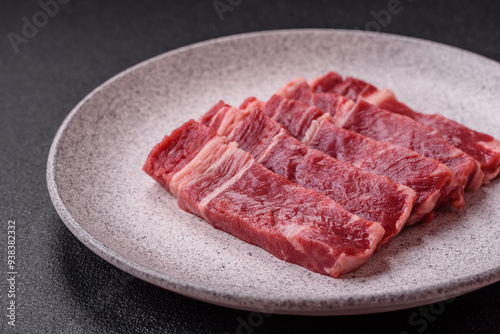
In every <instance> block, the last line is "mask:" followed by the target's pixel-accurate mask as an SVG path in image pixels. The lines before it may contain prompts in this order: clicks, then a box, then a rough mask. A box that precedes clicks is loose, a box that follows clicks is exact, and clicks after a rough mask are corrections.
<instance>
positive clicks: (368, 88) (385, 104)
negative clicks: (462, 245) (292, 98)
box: [311, 72, 500, 186]
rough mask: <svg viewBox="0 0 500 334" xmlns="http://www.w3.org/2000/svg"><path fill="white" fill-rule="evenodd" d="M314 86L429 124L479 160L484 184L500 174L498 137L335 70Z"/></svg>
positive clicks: (313, 84)
mask: <svg viewBox="0 0 500 334" xmlns="http://www.w3.org/2000/svg"><path fill="white" fill-rule="evenodd" d="M311 87H312V89H313V90H314V91H315V92H333V93H336V94H339V95H343V96H346V97H347V98H349V99H351V100H354V101H358V100H365V101H367V102H369V103H371V104H373V105H375V106H377V107H380V108H382V109H385V110H388V111H391V112H393V113H396V114H400V115H404V116H407V117H410V118H412V119H414V120H416V121H418V122H420V123H422V124H425V125H428V126H430V127H431V128H433V129H434V130H436V131H437V132H438V133H439V134H440V135H441V136H442V137H443V138H444V139H446V140H447V141H448V142H450V143H451V144H452V145H454V146H456V147H457V148H459V149H461V150H462V151H464V152H465V153H467V154H469V155H470V156H471V157H473V158H474V159H475V160H476V161H478V162H479V164H480V166H481V170H482V172H483V173H484V178H483V181H482V184H488V183H489V182H490V181H491V180H492V179H494V178H495V177H497V176H498V174H499V173H500V141H499V140H498V139H495V138H493V137H492V136H490V135H487V134H485V133H481V132H478V131H475V130H473V129H470V128H468V127H466V126H465V125H462V124H460V123H458V122H456V121H453V120H451V119H449V118H446V117H444V116H442V115H440V114H424V113H420V112H417V111H414V110H413V109H411V108H410V107H408V106H407V105H405V104H404V103H402V102H400V101H399V100H398V99H397V98H396V96H395V95H394V93H393V92H392V91H391V90H389V89H387V88H384V89H382V90H378V89H377V88H376V87H374V86H372V85H370V84H369V83H367V82H364V81H362V80H359V79H356V78H351V77H347V78H345V79H344V78H342V76H340V75H339V74H337V73H334V72H328V73H326V74H325V75H323V76H320V77H318V78H316V79H314V80H312V81H311ZM476 186H477V184H476Z"/></svg>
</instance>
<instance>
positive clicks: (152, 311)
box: [0, 0, 500, 333]
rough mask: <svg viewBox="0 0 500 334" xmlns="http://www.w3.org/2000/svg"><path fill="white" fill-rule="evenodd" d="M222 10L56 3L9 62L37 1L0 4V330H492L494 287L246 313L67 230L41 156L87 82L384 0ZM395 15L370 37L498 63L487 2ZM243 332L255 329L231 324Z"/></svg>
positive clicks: (359, 22) (328, 19)
mask: <svg viewBox="0 0 500 334" xmlns="http://www.w3.org/2000/svg"><path fill="white" fill-rule="evenodd" d="M42 1H43V2H50V0H42ZM61 2H63V1H62V0H61ZM221 2H223V3H228V0H222V1H221ZM232 2H233V4H236V6H232V7H233V10H232V11H226V12H224V13H223V20H221V18H220V17H219V15H218V13H217V11H216V10H215V8H214V5H213V1H212V0H208V1H196V2H195V1H180V0H178V1H118V0H115V1H97V0H96V1H83V0H81V1H78V0H73V1H69V3H67V4H64V5H59V8H58V11H57V13H55V15H53V17H50V18H48V20H47V22H45V24H42V26H41V27H40V28H38V31H37V32H36V34H34V33H33V32H32V33H33V35H34V36H32V37H30V38H27V39H26V40H25V42H26V43H23V44H20V45H19V46H18V52H17V53H16V52H15V50H14V48H13V47H12V44H11V42H10V41H9V38H8V36H9V35H8V34H9V33H14V34H17V35H19V36H22V28H23V25H24V22H23V21H22V18H23V17H26V18H27V19H28V20H29V21H31V22H33V15H35V14H36V13H37V12H39V11H40V10H41V7H40V5H39V4H38V2H37V1H2V2H1V4H0V27H1V29H2V30H1V31H0V131H1V132H0V138H1V145H0V149H1V155H0V176H1V177H0V181H1V184H0V186H1V188H0V209H1V210H0V222H1V227H0V244H1V247H0V258H1V261H0V268H1V269H0V272H2V275H1V276H0V296H1V297H0V310H1V311H0V332H2V333H3V332H18V333H139V332H140V333H235V332H237V330H238V328H239V326H240V329H242V330H243V332H246V333H249V332H253V333H302V332H311V333H333V332H351V333H368V332H380V333H382V332H383V333H401V332H408V333H421V332H423V331H424V330H425V331H428V332H430V333H495V332H496V333H499V332H500V283H496V284H493V285H490V286H488V287H485V288H483V289H481V290H479V291H475V292H473V293H469V294H467V295H464V296H461V297H458V298H457V299H456V300H454V301H453V302H451V303H447V304H444V303H441V304H435V305H430V306H429V305H427V306H424V307H422V308H413V309H408V310H402V311H397V312H388V313H382V314H369V315H360V316H344V317H302V316H283V315H271V316H268V317H267V316H266V317H264V316H261V317H259V316H258V315H255V314H252V313H249V312H245V311H239V310H232V309H227V308H223V307H218V306H214V305H210V304H206V303H203V302H199V301H196V300H192V299H189V298H186V297H183V296H179V295H177V294H175V293H172V292H169V291H166V290H163V289H160V288H158V287H155V286H153V285H151V284H148V283H146V282H143V281H141V280H139V279H136V278H134V277H132V276H130V275H128V274H126V273H124V272H122V271H120V270H118V269H116V268H115V267H113V266H111V265H109V264H108V263H106V262H105V261H103V260H102V259H100V258H99V257H97V256H96V255H94V254H93V253H92V252H91V251H90V250H88V249H87V248H86V247H85V246H84V245H83V244H81V243H80V242H79V241H78V240H77V239H76V238H75V237H74V236H73V235H72V234H71V233H70V232H69V231H68V229H67V228H66V227H65V225H64V224H63V222H62V221H61V219H60V218H59V216H58V215H57V213H56V211H55V210H54V208H53V206H52V203H51V201H50V198H49V196H48V192H47V188H46V181H45V169H46V162H47V155H48V152H49V148H50V144H51V142H52V139H53V137H54V135H55V133H56V131H57V129H58V127H59V126H60V125H61V123H62V121H63V120H64V118H65V117H66V116H67V114H68V113H69V112H70V110H71V109H72V108H73V107H74V106H75V105H76V104H77V103H78V102H79V101H80V100H81V99H82V98H84V97H85V96H86V95H87V94H88V93H89V92H90V91H91V90H93V89H94V88H95V87H96V86H98V85H99V84H101V83H102V82H104V81H105V80H107V79H108V78H110V77H112V76H113V75H115V74H117V73H119V72H121V71H123V70H124V69H126V68H128V67H129V66H132V65H134V64H136V63H138V62H140V61H143V60H145V59H148V58H150V57H152V56H155V55H158V54H161V53H164V52H166V51H169V50H173V49H175V48H178V47H181V46H185V45H188V44H192V43H195V42H199V41H203V40H207V39H211V38H215V37H220V36H227V35H232V34H238V33H244V32H251V31H261V30H270V29H283V28H342V29H354V28H358V29H364V28H365V27H367V24H368V23H369V22H376V21H375V19H374V16H373V15H372V14H371V11H375V12H379V11H381V10H386V9H387V4H388V3H389V1H388V0H383V1H373V0H372V1H357V2H355V3H353V1H345V2H340V1H285V0H282V1H272V2H271V1H266V2H265V1H252V0H244V1H239V0H232ZM238 3H239V4H238ZM401 6H402V8H403V10H402V11H401V12H400V13H399V14H397V15H392V16H391V19H390V22H388V24H385V23H384V26H382V25H379V27H380V28H381V31H383V32H389V33H393V34H400V35H406V36H413V37H419V38H423V39H427V40H432V41H437V42H440V43H444V44H448V45H453V46H457V47H460V48H463V49H466V50H470V51H473V52H476V53H478V54H481V55H484V56H486V57H489V58H491V59H494V60H497V61H500V19H499V17H500V5H499V2H498V1H493V0H492V1H484V0H483V1H474V2H472V1H471V2H470V3H469V2H466V1H445V2H442V1H440V2H438V1H418V0H413V1H409V0H406V1H405V0H401ZM42 23H43V22H42ZM368 27H369V28H370V29H372V30H373V29H374V28H375V26H374V25H373V24H371V25H370V24H369V25H368ZM10 36H11V37H12V35H10ZM499 88H500V87H499ZM499 91H500V89H499ZM9 220H15V221H16V247H17V254H16V260H17V271H18V275H17V282H16V289H17V291H16V302H17V309H16V316H17V318H16V327H15V328H13V327H11V326H8V325H7V320H8V319H7V317H6V316H5V314H6V313H7V312H6V307H7V302H8V300H7V291H8V286H7V282H6V278H5V277H6V275H7V274H6V272H7V263H6V261H7V222H8V221H9ZM412 319H413V321H412ZM243 322H245V323H247V324H248V323H251V324H252V323H253V324H254V325H255V326H253V327H251V328H250V327H246V328H243V327H241V326H242V325H241V324H242V323H243Z"/></svg>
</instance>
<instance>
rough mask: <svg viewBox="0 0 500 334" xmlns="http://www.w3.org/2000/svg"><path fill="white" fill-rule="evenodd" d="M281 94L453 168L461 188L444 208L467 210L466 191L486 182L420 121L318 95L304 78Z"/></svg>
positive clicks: (341, 124)
mask: <svg viewBox="0 0 500 334" xmlns="http://www.w3.org/2000/svg"><path fill="white" fill-rule="evenodd" d="M280 92H282V94H283V95H287V97H293V98H295V99H298V100H300V101H302V102H305V103H307V104H310V105H315V106H318V107H320V108H324V110H323V111H324V112H327V113H329V114H330V115H331V116H332V117H333V121H334V123H335V124H336V125H337V126H339V127H342V128H344V129H347V130H350V131H353V132H357V133H360V134H362V135H364V136H367V137H370V138H373V139H376V140H381V141H387V142H390V143H392V144H395V145H399V146H403V147H406V148H409V149H411V150H413V151H416V152H418V153H420V154H422V155H424V156H426V157H429V158H433V159H436V160H438V161H440V162H442V163H444V164H445V165H447V166H448V167H450V169H451V170H452V171H453V172H454V174H455V176H456V178H457V180H458V183H459V185H460V186H459V187H456V188H455V189H453V190H452V191H451V192H449V196H448V197H441V199H440V203H439V204H440V205H444V204H446V203H448V202H452V204H453V205H454V206H455V207H457V208H460V207H463V205H464V203H465V200H464V190H465V189H466V188H473V189H477V187H479V186H480V185H481V183H482V180H483V177H484V174H483V172H482V171H481V168H480V165H479V163H478V162H477V161H476V160H474V159H473V158H472V157H471V156H470V155H468V154H466V153H465V152H463V151H462V150H460V149H458V148H456V147H455V146H453V145H451V144H450V143H449V142H448V141H446V140H445V139H444V138H442V137H441V136H440V135H439V134H438V133H437V131H435V130H433V129H432V128H430V127H428V126H426V125H424V124H422V123H420V122H417V121H415V120H413V119H411V118H408V117H405V116H402V115H398V114H394V113H391V112H389V111H387V110H384V109H381V108H379V107H376V106H374V105H371V104H369V103H368V102H366V101H364V100H359V101H357V102H354V101H352V100H349V99H347V98H346V97H344V96H341V95H338V94H336V93H314V92H313V91H312V89H311V87H310V86H309V85H308V84H307V83H306V81H305V79H303V78H299V79H296V80H294V81H292V82H290V83H289V84H287V86H286V88H285V89H281V90H280ZM347 94H348V95H352V94H351V93H347Z"/></svg>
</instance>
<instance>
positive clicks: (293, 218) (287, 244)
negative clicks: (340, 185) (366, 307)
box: [143, 120, 384, 277]
mask: <svg viewBox="0 0 500 334" xmlns="http://www.w3.org/2000/svg"><path fill="white" fill-rule="evenodd" d="M143 169H144V171H145V172H146V173H147V174H149V175H150V176H151V177H153V178H154V179H155V180H156V181H158V183H160V184H161V185H162V186H163V187H164V188H165V189H166V190H168V191H169V192H171V193H172V194H173V195H174V196H176V197H177V200H178V204H179V207H180V208H182V209H183V210H186V211H188V212H191V213H193V214H195V215H197V216H199V217H201V218H203V219H204V220H205V221H207V222H208V223H210V224H211V225H212V226H214V227H215V228H218V229H221V230H223V231H226V232H228V233H231V234H232V235H234V236H236V237H238V238H240V239H242V240H244V241H246V242H249V243H253V244H256V245H258V246H260V247H262V248H263V249H265V250H266V251H268V252H270V253H271V254H273V255H274V256H276V257H278V258H280V259H283V260H286V261H288V262H291V263H295V264H298V265H301V266H303V267H305V268H308V269H310V270H312V271H315V272H319V273H322V274H326V275H330V276H333V277H337V276H339V275H340V274H343V273H346V272H349V271H352V270H354V269H356V268H358V267H359V266H360V265H362V264H363V263H365V262H366V261H367V260H368V259H369V258H370V257H371V256H372V254H373V252H374V251H375V249H376V247H377V244H378V243H379V242H380V240H381V238H382V237H383V235H384V229H383V228H382V227H381V226H380V225H379V224H378V223H375V222H371V221H367V220H365V219H363V218H360V217H359V216H356V215H354V214H352V213H350V212H349V211H347V210H345V209H344V208H342V207H341V206H340V205H338V204H337V203H336V202H335V201H333V200H332V199H330V198H329V197H327V196H325V195H322V194H320V193H318V192H316V191H313V190H310V189H306V188H304V187H301V186H299V185H297V184H295V183H293V182H291V181H288V180H287V179H285V178H283V177H281V176H279V175H277V174H275V173H273V172H271V171H270V170H268V169H266V168H264V167H263V166H262V165H260V164H259V163H257V162H256V161H255V160H254V159H253V158H252V156H251V155H250V154H249V153H247V152H245V151H243V150H241V149H239V148H238V147H237V144H236V143H234V142H232V143H229V144H227V143H226V142H225V141H224V139H223V138H221V137H219V136H218V135H217V133H216V132H215V131H214V130H213V129H210V128H208V127H206V126H204V125H202V124H200V123H198V122H195V121H193V120H190V121H188V122H186V123H185V124H184V125H182V126H181V127H179V128H178V129H176V130H174V131H173V132H172V134H171V135H168V136H166V137H165V138H164V139H163V140H162V141H161V142H160V143H159V144H157V145H156V146H155V147H154V148H153V150H152V151H151V153H150V154H149V156H148V158H147V161H146V163H145V164H144V167H143Z"/></svg>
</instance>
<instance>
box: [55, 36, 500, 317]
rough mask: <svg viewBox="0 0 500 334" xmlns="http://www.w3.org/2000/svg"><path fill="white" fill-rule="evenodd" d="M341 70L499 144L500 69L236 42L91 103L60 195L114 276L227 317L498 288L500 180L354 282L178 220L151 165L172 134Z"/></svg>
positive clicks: (110, 90)
mask: <svg viewBox="0 0 500 334" xmlns="http://www.w3.org/2000/svg"><path fill="white" fill-rule="evenodd" d="M328 70H335V71H338V72H340V73H342V74H346V75H347V74H348V75H353V76H358V77H360V78H364V79H366V80H367V81H369V82H373V83H374V84H376V85H378V86H380V87H384V86H386V87H390V88H392V89H393V90H395V92H396V94H397V96H398V97H399V98H400V99H401V100H402V101H405V102H406V103H408V104H409V105H410V106H412V107H414V108H415V109H416V110H420V111H422V112H428V113H433V112H440V113H442V114H444V115H445V116H448V117H450V118H452V119H455V120H457V121H460V122H462V123H464V124H466V125H468V126H470V127H472V128H474V129H477V130H480V131H483V132H486V133H489V134H493V135H496V136H497V137H498V136H499V135H500V133H499V131H498V129H499V128H500V112H499V110H498V106H499V105H500V94H498V91H499V87H500V81H499V80H500V65H499V63H497V62H494V61H492V60H489V59H486V58H484V57H481V56H478V55H475V54H472V53H469V52H466V51H463V50H459V49H456V48H452V47H448V46H443V45H440V44H436V43H432V42H427V41H422V40H417V39H413V38H407V37H400V36H395V35H388V34H375V33H367V32H360V31H342V30H285V31H272V32H263V33H252V34H246V35H238V36H231V37H226V38H221V39H216V40H212V41H208V42H203V43H199V44H195V45H192V46H188V47H184V48H181V49H178V50H175V51H172V52H168V53H165V54H163V55H160V56H158V57H155V58H153V59H150V60H148V61H145V62H143V63H140V64H138V65H137V66H134V67H132V68H130V69H128V70H126V71H124V72H123V73H121V74H119V75H117V76H115V77H114V78H112V79H110V80H109V81H107V82H106V83H104V84H103V85H101V86H100V87H98V88H97V89H95V90H94V91H93V92H92V93H91V94H90V95H89V96H87V97H86V98H85V99H84V100H83V101H82V102H80V103H79V104H78V105H77V106H76V107H75V109H73V111H71V113H70V114H69V116H68V117H67V119H66V120H65V121H64V123H63V124H62V126H61V128H60V129H59V131H58V133H57V135H56V137H55V139H54V142H53V145H52V148H51V151H50V155H49V160H48V167H47V180H48V188H49V191H50V196H51V198H52V201H53V203H54V206H55V208H56V210H57V211H58V213H59V215H60V216H61V218H62V219H63V221H64V222H65V224H66V225H67V226H68V228H69V229H70V230H71V231H72V232H73V233H74V235H75V236H76V237H77V238H78V239H80V240H81V241H82V242H83V243H84V244H85V245H87V246H88V247H89V248H90V249H91V250H92V251H94V252H95V253H96V254H98V255H99V256H101V257H102V258H104V259H105V260H107V261H109V262H110V263H112V264H113V265H115V266H117V267H119V268H121V269H122V270H124V271H126V272H129V273H130V274H132V275H135V276H137V277H139V278H141V279H144V280H146V281H148V282H151V283H153V284H156V285H158V286H161V287H164V288H166V289H169V290H172V291H175V292H178V293H180V294H183V295H186V296H189V297H192V298H196V299H200V300H204V301H207V302H211V303H215V304H219V305H224V306H228V307H234V308H240V309H246V310H253V311H262V312H273V313H285V314H305V315H335V314H356V313H371V312H382V311H388V310H395V309H402V308H407V307H412V306H417V305H421V304H427V303H431V302H437V301H440V300H445V299H449V298H452V297H454V296H457V295H460V294H464V293H467V292H469V291H472V290H475V289H478V288H480V287H483V286H485V285H488V284H492V283H494V282H497V281H499V280H500V224H499V218H498V217H500V204H499V203H500V182H499V181H498V179H497V180H494V181H493V182H492V183H491V184H490V185H488V186H486V187H482V188H481V189H480V190H479V191H477V192H474V193H468V194H467V197H466V200H467V202H466V206H465V207H464V208H463V209H461V210H455V209H453V208H450V207H446V208H444V209H442V210H440V211H439V212H438V213H437V216H436V219H435V220H434V221H433V222H432V223H431V224H428V225H420V226H414V227H411V228H408V229H406V230H404V231H403V233H402V234H401V235H400V236H399V237H398V238H396V239H395V240H394V241H393V242H392V243H391V244H390V245H388V246H387V247H385V248H384V249H383V250H382V251H380V252H378V253H377V254H376V255H375V256H374V257H373V258H372V260H371V261H370V262H369V263H368V264H366V265H364V266H363V267H362V268H360V269H359V270H357V271H356V272H355V273H352V274H348V275H344V276H343V277H342V278H340V279H333V278H330V277H326V276H322V275H319V274H315V273H312V272H310V271H308V270H306V269H303V268H301V267H299V266H296V265H293V264H289V263H286V262H283V261H280V260H277V259H275V258H274V257H273V256H271V255H269V254H268V253H266V252H265V251H263V250H261V249H260V248H258V247H255V246H252V245H249V244H246V243H244V242H242V241H240V240H238V239H236V238H234V237H232V236H231V235H228V234H226V233H224V232H221V231H219V230H216V229H214V228H212V227H211V226H210V225H208V224H207V223H205V222H204V221H202V220H201V219H198V218H197V217H195V216H193V215H190V214H188V213H186V212H183V211H181V210H180V209H178V207H177V205H176V200H175V198H174V197H173V196H171V195H170V194H168V193H167V192H166V191H165V190H163V189H162V188H160V186H159V185H157V184H156V183H155V182H154V181H153V180H152V179H151V178H150V177H148V176H147V175H146V174H145V173H144V172H142V170H141V167H142V164H143V163H144V161H145V159H146V156H147V155H148V153H149V151H150V149H151V148H152V147H153V146H154V145H155V144H156V143H157V142H158V141H160V140H161V139H162V138H163V136H164V135H166V134H168V133H170V132H171V131H172V130H173V129H175V128H176V127H178V126H179V125H181V124H182V123H184V122H185V121H187V120H188V119H189V118H195V119H196V118H198V117H199V116H200V115H201V114H202V113H204V112H205V111H206V110H208V108H209V107H210V106H212V105H213V104H214V103H216V102H217V101H218V100H219V99H223V100H225V101H226V102H228V103H230V104H234V105H238V104H239V103H240V102H241V101H242V100H243V99H244V98H246V97H248V96H251V95H253V96H256V97H258V98H260V99H263V100H266V99H267V98H269V97H270V96H271V94H272V93H273V92H274V91H276V90H277V89H278V88H279V87H281V86H282V85H283V84H285V83H286V82H287V81H288V80H290V79H293V78H295V77H297V76H305V77H306V78H313V77H315V76H318V75H320V74H322V73H324V72H325V71H328Z"/></svg>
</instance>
